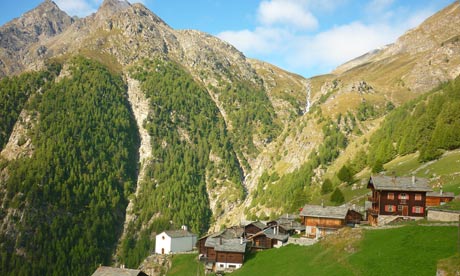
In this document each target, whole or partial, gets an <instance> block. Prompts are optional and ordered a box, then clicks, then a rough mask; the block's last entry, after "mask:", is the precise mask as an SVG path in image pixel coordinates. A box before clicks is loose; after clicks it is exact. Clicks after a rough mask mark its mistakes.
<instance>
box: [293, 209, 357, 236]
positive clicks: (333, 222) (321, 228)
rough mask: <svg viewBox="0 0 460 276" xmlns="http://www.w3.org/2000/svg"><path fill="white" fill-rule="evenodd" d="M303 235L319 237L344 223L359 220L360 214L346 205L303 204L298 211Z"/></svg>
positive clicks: (342, 225)
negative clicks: (303, 230)
mask: <svg viewBox="0 0 460 276" xmlns="http://www.w3.org/2000/svg"><path fill="white" fill-rule="evenodd" d="M300 218H301V221H302V224H303V225H304V226H305V235H306V236H307V237H308V238H320V237H324V236H325V235H327V234H331V233H334V232H335V231H337V230H338V229H340V228H342V227H345V226H346V225H350V224H354V223H356V222H359V221H361V219H362V215H361V214H360V213H358V212H356V211H354V210H351V209H349V208H348V207H347V206H324V205H308V204H307V205H305V206H304V207H303V208H302V210H301V211H300Z"/></svg>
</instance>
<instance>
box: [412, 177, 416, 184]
mask: <svg viewBox="0 0 460 276" xmlns="http://www.w3.org/2000/svg"><path fill="white" fill-rule="evenodd" d="M415 181H416V179H415V175H412V184H413V185H415Z"/></svg>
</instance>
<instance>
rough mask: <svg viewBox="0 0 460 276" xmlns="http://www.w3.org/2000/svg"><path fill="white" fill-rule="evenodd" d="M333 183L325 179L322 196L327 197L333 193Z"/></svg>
mask: <svg viewBox="0 0 460 276" xmlns="http://www.w3.org/2000/svg"><path fill="white" fill-rule="evenodd" d="M332 189H333V188H332V181H331V180H330V179H329V178H326V179H324V181H323V185H321V194H322V195H325V194H327V193H330V192H332Z"/></svg>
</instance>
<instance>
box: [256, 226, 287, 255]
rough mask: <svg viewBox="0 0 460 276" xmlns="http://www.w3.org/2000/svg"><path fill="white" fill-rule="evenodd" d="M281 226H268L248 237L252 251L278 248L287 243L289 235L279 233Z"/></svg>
mask: <svg viewBox="0 0 460 276" xmlns="http://www.w3.org/2000/svg"><path fill="white" fill-rule="evenodd" d="M278 229H280V228H279V227H271V228H267V229H265V230H263V231H260V232H259V233H257V234H255V235H253V236H251V237H249V238H248V241H249V242H250V243H251V250H252V251H260V250H265V249H270V248H274V247H276V248H278V247H281V246H283V245H284V244H286V242H287V241H288V239H289V235H287V234H281V233H279V232H278V231H279V230H278Z"/></svg>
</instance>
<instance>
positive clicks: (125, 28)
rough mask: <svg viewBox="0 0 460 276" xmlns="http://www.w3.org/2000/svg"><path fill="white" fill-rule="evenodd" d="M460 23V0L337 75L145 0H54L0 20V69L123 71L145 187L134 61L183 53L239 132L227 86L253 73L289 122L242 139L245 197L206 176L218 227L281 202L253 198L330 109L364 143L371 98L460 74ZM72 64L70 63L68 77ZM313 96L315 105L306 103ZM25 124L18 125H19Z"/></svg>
mask: <svg viewBox="0 0 460 276" xmlns="http://www.w3.org/2000/svg"><path fill="white" fill-rule="evenodd" d="M459 23H460V4H459V3H458V2H456V3H454V4H452V5H451V6H449V7H447V8H446V9H444V10H443V11H441V12H440V13H438V14H436V15H434V16H432V17H431V18H429V19H428V20H427V21H426V22H424V23H423V24H422V25H421V26H420V27H418V28H415V29H413V30H411V31H409V32H407V33H406V34H405V35H404V36H402V37H401V38H400V39H398V41H396V42H395V43H394V44H392V45H389V46H386V47H384V48H382V49H380V50H377V51H374V52H371V53H368V54H366V55H364V56H362V57H359V58H357V59H354V60H352V61H350V62H348V63H346V64H344V65H343V66H340V67H338V68H337V70H335V71H334V72H333V73H332V74H330V75H325V76H319V77H315V78H312V79H309V80H307V79H305V78H303V77H301V76H298V75H296V74H292V73H290V72H286V71H284V70H281V69H279V68H276V67H275V66H273V65H270V64H267V63H265V62H262V61H257V60H251V59H247V58H246V57H245V56H244V55H243V54H242V53H241V52H240V51H238V50H237V49H236V48H234V47H233V46H231V45H230V44H228V43H225V42H223V41H221V40H219V39H218V38H215V37H213V36H211V35H208V34H206V33H203V32H199V31H194V30H174V29H172V28H171V27H170V26H169V25H168V24H167V23H166V22H164V21H163V20H162V19H161V18H159V17H158V16H156V15H155V14H154V13H152V12H151V11H150V10H148V9H147V8H146V7H144V6H143V5H142V4H130V3H128V2H127V1H124V0H105V1H104V2H103V3H102V5H101V7H100V8H99V10H98V11H97V13H95V14H92V15H90V16H88V17H86V18H82V19H72V18H71V17H69V16H68V15H66V14H65V13H64V12H63V11H61V10H59V8H58V7H57V6H56V5H55V4H54V3H53V2H52V1H50V0H46V1H44V2H43V3H42V4H41V5H40V6H38V7H37V8H36V9H34V10H32V11H30V12H28V13H26V14H24V15H23V16H22V17H21V18H18V19H14V20H13V21H11V22H9V23H7V24H5V25H4V26H2V27H0V76H3V75H13V74H18V73H20V72H22V71H24V70H28V69H37V68H41V67H42V66H43V64H44V62H45V61H46V60H49V59H58V60H64V61H65V60H66V59H67V58H68V57H71V56H73V55H83V56H86V57H90V58H93V59H96V60H98V61H99V62H101V63H103V64H104V65H105V66H107V67H109V68H110V69H111V70H112V71H115V72H118V73H120V74H122V75H124V77H125V79H126V80H127V84H128V91H127V97H128V96H129V97H128V99H129V101H130V102H131V105H132V106H133V112H134V113H135V117H136V119H138V120H137V123H138V127H139V128H140V131H141V136H142V137H143V139H142V141H141V144H142V146H141V148H140V151H141V153H140V159H141V160H140V161H141V163H142V164H141V166H142V167H141V168H140V170H139V171H140V172H141V174H142V175H141V177H139V181H138V183H139V184H138V185H139V187H138V191H139V190H142V187H141V185H143V184H142V181H141V180H142V178H143V176H144V173H145V166H146V165H147V164H148V163H149V160H150V159H154V158H155V157H154V156H149V155H151V149H149V147H148V144H149V139H148V131H147V130H146V129H144V128H143V126H142V124H143V123H144V122H145V119H146V118H147V115H148V114H145V113H148V112H149V111H148V100H147V99H146V98H145V95H140V94H139V93H142V91H141V90H140V84H139V83H137V81H135V80H133V79H132V78H131V77H132V76H130V73H129V69H130V68H132V67H133V66H134V65H137V64H138V63H139V61H141V60H143V59H154V58H159V59H165V60H171V61H174V62H176V63H177V64H179V65H180V66H181V67H183V68H184V69H185V70H186V71H187V72H188V73H189V74H190V75H191V76H192V77H193V79H194V81H196V82H197V83H198V84H199V85H200V86H201V87H204V88H205V89H206V91H207V92H208V93H209V95H210V97H211V98H212V101H213V102H214V103H215V105H216V106H217V108H218V109H219V111H220V114H221V115H222V117H223V119H224V120H225V127H226V131H228V132H229V133H231V134H233V135H234V133H235V130H237V129H238V128H239V127H241V126H240V125H238V123H237V122H235V120H234V119H232V116H231V115H230V114H231V113H232V112H240V113H245V112H247V111H248V110H244V109H241V110H239V109H240V108H241V106H240V105H238V104H236V105H235V106H233V107H230V105H229V103H233V102H231V101H230V102H229V101H228V100H227V101H225V99H223V96H222V94H221V90H222V89H224V88H225V87H236V86H238V85H239V84H242V83H244V84H247V85H248V86H249V87H251V88H253V89H254V91H256V90H257V91H259V90H260V91H262V93H264V95H265V96H266V97H267V98H268V100H269V101H268V103H269V104H270V105H272V107H273V110H274V113H275V114H276V116H275V118H276V121H275V122H273V124H275V123H278V124H279V125H281V127H280V131H279V133H277V134H276V135H275V137H270V139H263V138H261V137H263V135H262V130H259V129H257V130H255V132H254V134H253V135H252V137H251V138H252V141H253V143H254V145H255V147H256V148H257V151H256V153H254V154H253V155H251V154H248V153H247V152H245V150H244V149H243V146H244V145H243V146H242V148H240V149H235V151H237V152H238V153H237V157H238V160H239V162H240V164H239V166H240V167H241V170H242V172H243V175H242V178H243V181H242V182H243V184H244V191H245V199H244V200H242V201H238V200H233V201H230V200H228V198H227V193H228V192H229V189H230V188H229V187H226V186H225V185H220V186H218V187H217V188H212V186H213V184H214V183H212V182H213V181H214V180H215V179H207V193H208V197H209V198H210V200H209V202H210V209H211V210H212V212H213V214H214V217H213V225H212V228H213V229H218V228H220V227H221V226H222V225H230V224H235V223H239V222H240V221H241V220H244V219H245V218H246V215H247V214H246V213H245V211H246V210H251V212H253V211H254V212H255V213H257V215H260V216H264V215H265V216H267V215H269V214H270V213H277V212H279V211H280V210H279V209H278V208H277V207H273V206H267V205H268V204H267V203H265V202H258V203H257V204H258V205H254V204H253V198H254V197H256V195H257V193H259V195H260V193H264V192H265V191H266V189H270V187H273V186H276V185H283V183H280V182H277V180H274V181H273V182H270V183H268V184H267V185H265V186H264V187H262V188H261V187H259V188H258V184H259V182H260V178H261V176H262V175H263V174H264V173H267V172H268V173H269V174H271V175H275V174H276V175H277V176H278V178H279V177H282V176H283V175H288V174H290V173H293V172H295V170H296V169H298V168H299V167H301V166H302V165H303V164H304V163H305V162H307V161H309V158H310V154H312V152H316V151H318V147H319V146H320V145H322V144H323V143H324V140H325V138H326V137H324V136H323V133H322V131H321V129H322V127H323V126H324V122H325V120H326V119H327V118H331V119H333V120H335V119H336V118H337V117H338V116H343V117H346V119H344V121H342V122H340V123H339V126H338V128H339V129H340V130H341V131H343V132H344V133H346V134H347V135H348V136H347V137H348V139H350V141H352V142H353V141H360V144H361V142H362V141H363V140H365V139H361V138H362V137H365V135H366V134H368V133H370V132H371V131H373V130H375V128H376V126H377V125H378V122H379V121H378V119H379V118H377V120H376V121H375V122H374V121H366V120H363V121H362V122H358V123H356V124H357V125H353V126H351V127H349V124H352V123H351V120H352V119H353V120H354V119H355V117H354V116H355V114H356V113H357V111H356V110H357V109H358V107H359V106H360V105H362V104H363V103H369V104H371V105H373V106H374V107H376V108H377V109H383V108H384V106H385V104H386V103H388V102H390V101H391V102H392V103H394V104H396V105H397V104H401V103H403V102H405V101H407V100H408V99H411V98H414V97H416V96H417V95H419V94H420V92H425V91H427V90H429V89H431V88H433V87H434V86H436V85H437V84H439V82H442V81H445V80H448V79H452V78H455V77H457V76H458V75H459V74H460V42H459V37H460V32H459V31H458V26H459V25H460V24H459ZM65 72H66V70H65V67H64V70H62V72H61V77H62V76H64V75H65ZM254 91H252V92H254ZM254 93H255V92H254ZM143 96H144V97H143ZM307 102H308V103H309V111H308V112H306V110H305V106H306V105H307ZM232 108H233V109H232ZM235 110H236V111H235ZM171 116H173V114H171ZM382 116H383V115H382ZM372 119H374V118H372ZM380 119H381V118H380ZM248 120H250V119H248ZM347 120H348V121H347ZM259 125H261V122H255V123H254V126H256V127H255V128H257V126H259ZM20 127H21V126H20V125H18V126H17V128H16V129H20ZM260 129H263V127H260ZM357 133H361V134H357ZM362 134H364V135H363V136H360V135H362ZM16 136H17V135H15V136H14V137H16ZM182 136H183V138H184V139H186V138H187V132H186V131H185V130H182ZM14 137H13V136H12V139H15V138H14ZM144 138H145V139H144ZM362 143H365V142H362ZM350 144H351V143H350ZM355 144H356V145H357V142H356V143H355ZM26 145H27V147H29V146H30V148H27V150H26V151H25V150H23V151H22V154H23V155H28V154H29V152H30V151H31V149H33V145H31V144H29V143H26ZM14 150H15V149H14V148H12V149H11V150H10V151H9V152H8V156H9V157H8V158H7V159H10V157H11V156H13V157H11V158H14V154H15V152H14ZM352 151H354V150H353V149H347V150H344V152H352ZM19 153H21V152H20V151H17V154H19ZM347 158H348V157H343V158H338V161H337V162H336V163H333V162H332V163H331V164H329V165H330V167H331V168H338V167H340V165H342V164H343V163H344V162H345V161H346V159H347ZM209 159H210V160H211V161H212V162H213V163H214V164H213V167H218V166H219V165H220V164H222V163H225V161H226V160H222V158H221V156H217V155H216V154H215V153H214V152H212V151H211V152H210V153H209ZM243 163H247V165H246V164H243ZM327 169H328V168H324V167H323V168H317V169H316V170H315V171H314V175H313V176H312V177H311V178H312V188H310V187H309V188H308V189H312V190H313V191H314V192H317V188H318V187H317V186H315V185H319V183H321V180H322V178H323V175H324V173H327ZM207 174H208V175H209V172H207ZM218 177H219V178H218V180H219V183H220V184H221V183H227V182H226V181H227V179H226V177H227V176H226V175H219V176H218ZM274 179H276V177H274ZM309 180H310V179H309ZM160 184H161V183H160ZM314 189H316V190H314ZM314 192H312V194H314ZM136 194H137V193H136ZM135 199H136V198H135V196H133V199H132V200H131V204H130V207H129V209H128V211H127V212H128V215H127V218H128V219H127V223H129V222H130V221H134V220H136V216H135V214H131V212H133V211H132V210H133V209H135V208H134V207H133V206H134V205H135V204H136V202H135ZM243 201H244V202H243ZM302 203H303V202H302ZM299 204H301V203H299ZM251 208H252V209H251ZM155 215H157V214H154V215H153V216H152V217H151V218H150V217H149V218H147V219H146V220H145V222H143V229H147V228H148V226H149V225H148V224H149V223H150V220H151V219H153V218H154V217H155Z"/></svg>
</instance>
